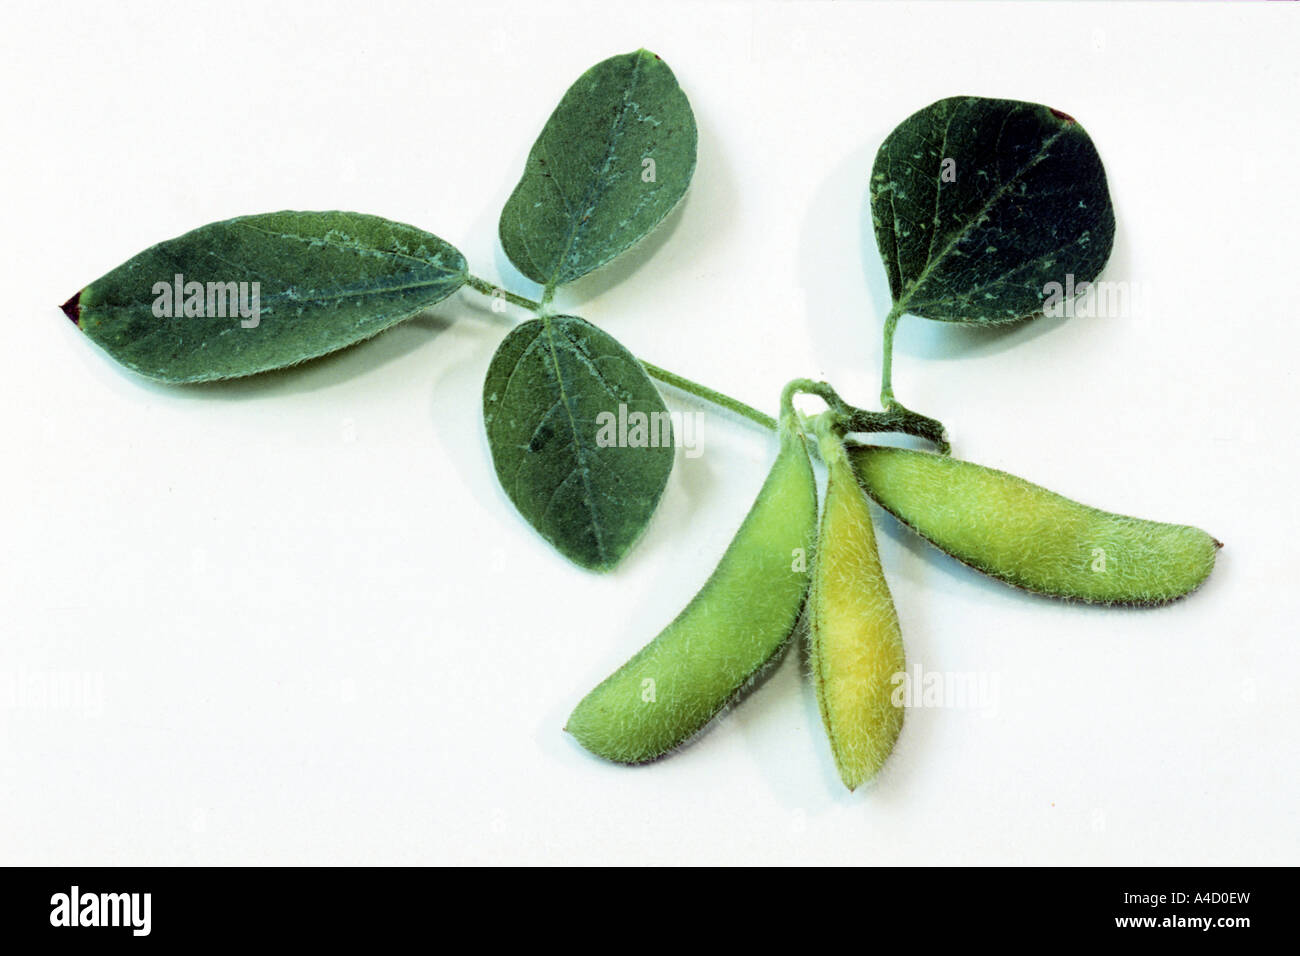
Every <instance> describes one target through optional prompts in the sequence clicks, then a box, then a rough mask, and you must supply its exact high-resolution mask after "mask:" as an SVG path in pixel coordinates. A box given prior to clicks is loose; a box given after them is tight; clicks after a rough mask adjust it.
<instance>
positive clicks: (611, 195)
mask: <svg viewBox="0 0 1300 956" xmlns="http://www.w3.org/2000/svg"><path fill="white" fill-rule="evenodd" d="M696 138H697V134H696V128H695V116H694V114H693V113H692V112H691V105H690V103H689V102H688V101H687V99H686V94H685V93H683V92H682V90H681V87H679V86H678V85H677V79H676V77H674V76H673V71H672V70H670V69H669V68H668V64H667V63H665V62H664V61H663V60H661V59H659V57H657V56H655V55H654V54H653V53H651V52H649V51H648V50H639V51H637V52H636V53H628V54H624V55H622V56H615V57H611V58H610V59H608V60H604V61H603V62H601V63H597V64H596V65H595V66H593V67H592V68H591V69H589V70H588V71H587V72H586V73H584V74H583V75H582V76H581V77H579V79H578V81H577V82H576V83H574V84H573V86H571V87H570V88H569V90H568V92H566V93H565V94H564V98H563V99H562V100H561V101H560V105H559V106H557V107H556V108H555V111H554V112H553V113H552V114H551V116H550V119H548V120H547V121H546V125H545V127H543V129H542V132H541V135H540V136H538V137H537V141H536V142H535V143H534V144H533V148H532V150H531V151H530V152H529V154H528V160H527V162H526V163H525V165H524V174H523V178H521V179H520V181H519V184H518V185H517V186H516V187H515V189H514V192H513V193H512V194H511V195H510V198H509V200H507V202H506V205H505V208H504V209H503V210H502V211H501V222H500V227H499V231H500V236H501V245H502V247H503V248H504V249H505V252H506V255H507V256H509V257H510V261H511V262H513V263H514V264H515V267H516V268H518V269H519V271H520V272H522V273H523V274H524V275H525V276H527V277H528V278H529V279H532V280H533V281H534V282H537V283H539V284H541V285H543V286H547V287H554V286H557V285H561V284H563V283H566V282H571V281H573V280H574V279H576V278H578V277H579V276H581V275H585V274H586V273H588V272H590V271H592V270H593V269H596V268H598V267H599V266H601V265H604V264H605V263H606V262H608V261H609V260H611V259H613V258H614V257H615V256H617V255H618V254H619V253H621V252H623V251H625V250H626V249H628V248H629V247H630V246H632V245H634V244H635V243H636V242H638V241H639V240H640V239H642V238H643V237H644V236H645V235H646V234H647V233H649V232H650V231H651V230H652V229H654V227H655V226H657V225H658V224H659V222H660V221H661V220H662V219H663V218H664V217H665V216H666V215H668V213H669V211H670V210H672V208H673V206H675V205H676V204H677V202H678V201H679V200H680V199H681V198H682V196H683V195H684V194H685V192H686V187H687V186H689V185H690V181H691V176H692V174H693V173H694V171H695V146H696Z"/></svg>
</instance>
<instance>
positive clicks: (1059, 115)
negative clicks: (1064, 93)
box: [1048, 106, 1078, 123]
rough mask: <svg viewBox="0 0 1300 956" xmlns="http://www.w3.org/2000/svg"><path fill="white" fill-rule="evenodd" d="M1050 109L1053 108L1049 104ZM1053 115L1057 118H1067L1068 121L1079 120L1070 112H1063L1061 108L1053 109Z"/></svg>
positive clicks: (1074, 121) (1075, 121)
mask: <svg viewBox="0 0 1300 956" xmlns="http://www.w3.org/2000/svg"><path fill="white" fill-rule="evenodd" d="M1048 109H1049V110H1051V109H1052V108H1051V107H1050V106H1049V107H1048ZM1052 115H1053V116H1055V117H1056V118H1057V119H1063V120H1065V121H1066V122H1067V123H1077V122H1078V120H1076V119H1075V118H1074V117H1073V116H1071V115H1070V114H1069V113H1062V112H1061V111H1060V110H1052Z"/></svg>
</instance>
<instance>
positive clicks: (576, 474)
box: [483, 315, 673, 571]
mask: <svg viewBox="0 0 1300 956" xmlns="http://www.w3.org/2000/svg"><path fill="white" fill-rule="evenodd" d="M483 420H484V422H485V424H486V425H487V435H488V444H489V446H491V449H492V461H493V463H494V464H495V465H496V472H497V478H499V479H500V481H501V486H502V487H503V488H504V489H505V491H506V494H508V495H509V496H510V500H511V501H513V502H514V503H515V507H516V508H518V509H519V512H520V513H521V514H522V515H523V516H524V517H525V518H527V519H528V521H529V522H531V523H532V525H533V527H535V528H536V529H537V530H538V531H539V532H541V534H542V536H543V537H545V538H546V539H547V540H548V541H550V542H551V543H552V544H553V545H555V547H556V548H558V549H559V550H560V552H561V553H562V554H564V555H565V556H566V557H568V558H569V559H570V560H572V561H574V562H576V563H577V564H580V565H582V566H583V567H585V568H593V569H596V570H602V571H603V570H606V569H608V568H611V567H613V566H614V565H615V564H617V563H618V561H619V559H620V558H622V557H623V555H624V554H626V553H627V550H628V549H629V548H630V547H631V546H632V544H633V543H634V542H635V541H636V539H637V537H638V536H639V535H640V534H641V531H642V530H643V529H644V528H645V526H646V524H647V522H649V520H650V516H651V515H652V514H653V513H654V510H655V506H656V505H658V503H659V497H660V495H662V494H663V490H664V484H665V483H666V482H667V481H668V473H669V471H671V470H672V466H673V447H672V446H673V438H672V427H671V424H670V423H669V419H668V413H667V411H666V410H665V409H664V403H663V400H662V399H661V398H660V397H659V392H658V391H657V390H656V389H655V387H654V383H653V382H651V381H650V378H649V376H647V375H646V373H645V369H643V368H642V367H641V364H640V363H639V362H638V361H637V360H636V357H635V356H633V355H632V354H631V353H630V352H628V351H627V349H625V348H623V346H622V345H620V344H619V343H618V342H616V341H615V340H614V339H613V338H611V337H610V336H609V335H607V334H605V333H604V332H602V331H601V330H600V329H598V328H596V327H595V326H594V325H591V324H590V323H588V322H584V321H583V320H582V319H579V318H575V317H574V316H569V315H561V316H553V317H550V318H542V319H531V320H530V321H528V322H525V323H523V324H522V325H519V326H517V327H515V328H514V329H513V330H512V331H511V332H510V334H509V335H507V336H506V338H505V340H504V341H502V343H501V345H500V347H499V348H498V349H497V352H496V355H494V356H493V357H492V364H491V366H490V367H489V368H488V373H487V380H486V381H485V382H484V384H483ZM638 426H640V427H639V430H638Z"/></svg>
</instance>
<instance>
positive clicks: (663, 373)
mask: <svg viewBox="0 0 1300 956" xmlns="http://www.w3.org/2000/svg"><path fill="white" fill-rule="evenodd" d="M639 361H640V362H641V365H642V366H644V368H645V370H646V372H647V373H649V375H650V377H651V378H657V379H659V381H661V382H664V383H665V384H667V385H671V386H672V387H673V388H676V389H680V390H681V391H683V392H688V393H689V394H691V395H694V396H696V397H697V398H702V399H704V400H705V401H708V402H712V403H713V404H715V405H721V406H722V407H723V408H725V409H728V410H729V411H733V412H735V413H736V414H737V415H742V416H744V417H745V418H748V419H749V420H750V421H751V422H757V423H758V424H760V425H762V426H763V427H764V428H767V429H770V430H771V431H776V419H775V418H773V417H772V416H771V415H765V414H764V413H763V412H760V411H759V410H758V409H757V408H754V407H753V406H752V405H746V404H745V403H744V402H742V401H740V400H739V399H735V398H732V397H731V396H730V395H724V394H723V393H722V392H716V391H714V390H713V389H711V388H709V387H708V386H706V385H701V384H699V383H698V382H692V381H691V380H690V379H689V378H683V377H682V376H680V375H678V374H677V373H676V372H670V371H668V370H667V369H666V368H660V367H659V366H658V365H652V364H651V363H649V362H647V361H646V360H645V359H640V360H639Z"/></svg>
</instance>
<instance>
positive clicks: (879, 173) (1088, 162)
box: [871, 96, 1115, 324]
mask: <svg viewBox="0 0 1300 956" xmlns="http://www.w3.org/2000/svg"><path fill="white" fill-rule="evenodd" d="M871 216H872V220H873V222H874V225H875V230H876V243H877V245H878V246H879V247H880V254H881V257H882V258H883V259H884V260H885V271H886V272H887V273H888V274H889V287H890V291H891V292H892V293H893V297H894V302H895V305H896V308H898V309H899V311H900V312H910V313H912V314H913V315H919V316H923V317H925V318H928V319H942V320H944V321H948V322H969V323H976V324H996V323H1001V322H1013V321H1016V320H1017V319H1023V318H1027V317H1029V316H1032V315H1035V314H1037V313H1038V312H1040V311H1041V310H1042V308H1043V300H1044V299H1045V298H1047V296H1048V295H1049V293H1048V292H1047V291H1046V288H1047V286H1048V283H1053V282H1056V283H1060V284H1061V285H1062V286H1063V287H1064V286H1065V284H1066V276H1067V275H1070V274H1072V275H1073V276H1074V284H1075V285H1077V284H1079V283H1081V282H1091V281H1092V280H1093V279H1094V278H1096V276H1097V274H1098V273H1100V272H1101V269H1102V266H1104V265H1105V264H1106V259H1107V258H1108V257H1109V256H1110V250H1111V245H1112V243H1113V240H1114V237H1115V215H1114V212H1113V211H1112V209H1111V204H1110V193H1109V191H1108V190H1107V188H1106V171H1105V169H1103V167H1102V164H1101V157H1099V156H1098V155H1097V150H1096V148H1095V147H1094V146H1093V144H1092V140H1091V139H1089V137H1088V134H1087V133H1086V132H1084V130H1083V127H1082V126H1080V125H1079V124H1078V123H1077V122H1076V121H1075V120H1074V119H1072V118H1071V117H1069V116H1066V115H1065V114H1064V113H1061V112H1058V111H1057V110H1052V109H1049V108H1048V107H1046V106H1040V105H1038V104H1036V103H1021V102H1017V101H1015V100H991V99H984V98H982V97H977V96H955V97H952V98H950V99H946V100H940V101H939V102H937V103H934V104H932V105H930V106H927V107H926V108H925V109H923V110H921V111H920V112H919V113H915V114H913V115H912V116H910V117H908V118H907V119H906V120H904V121H903V122H902V123H901V124H900V125H899V126H898V128H897V129H895V130H894V131H893V132H892V133H890V134H889V136H888V137H887V138H886V139H885V142H884V143H883V144H882V145H881V147H880V151H879V152H878V153H877V154H876V162H875V165H874V167H873V168H872V171H871Z"/></svg>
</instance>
